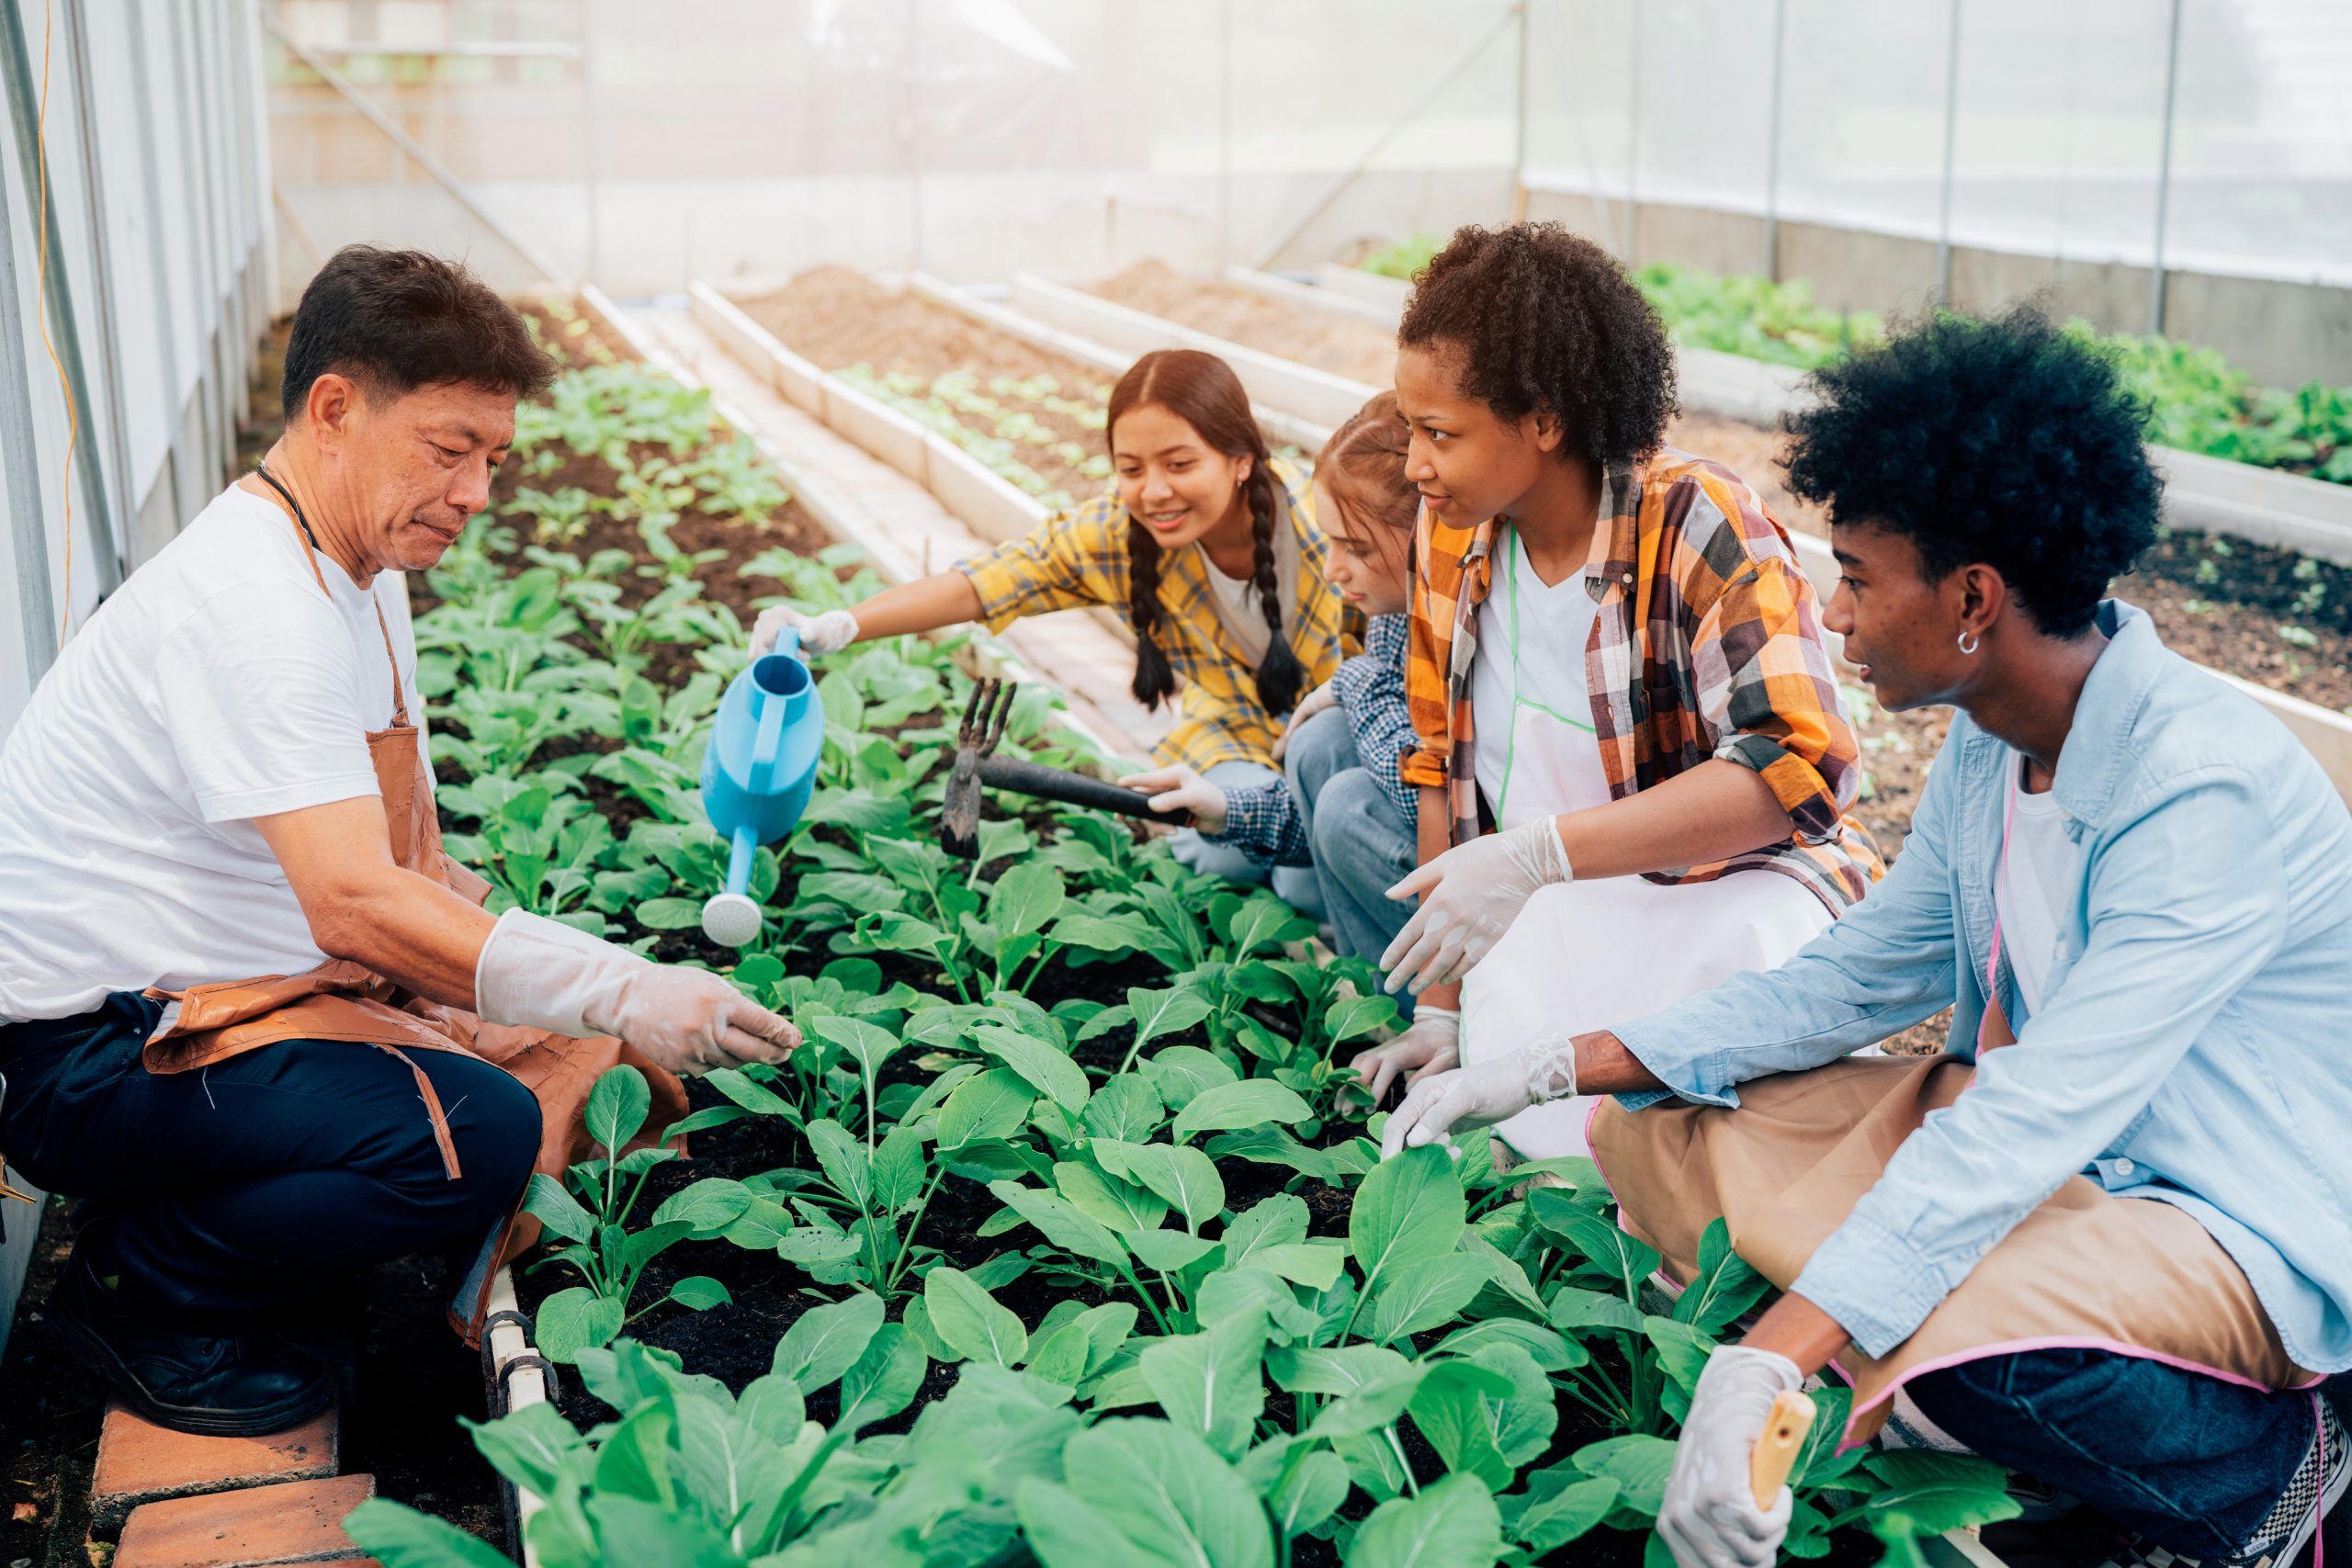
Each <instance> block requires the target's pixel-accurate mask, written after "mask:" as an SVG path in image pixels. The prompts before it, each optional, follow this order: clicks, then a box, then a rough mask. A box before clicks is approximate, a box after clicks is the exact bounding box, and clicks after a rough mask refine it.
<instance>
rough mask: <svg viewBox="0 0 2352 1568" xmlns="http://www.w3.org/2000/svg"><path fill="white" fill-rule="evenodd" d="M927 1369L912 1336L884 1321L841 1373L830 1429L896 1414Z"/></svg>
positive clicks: (859, 1425)
mask: <svg viewBox="0 0 2352 1568" xmlns="http://www.w3.org/2000/svg"><path fill="white" fill-rule="evenodd" d="M934 1272H935V1270H934ZM975 1288H977V1287H975ZM998 1310H1000V1311H1001V1310H1003V1309H1001V1308H999V1309H998ZM1008 1315H1009V1314H1008ZM930 1370H931V1359H930V1358H929V1357H927V1356H925V1355H924V1354H923V1353H922V1348H921V1347H920V1346H918V1345H917V1344H916V1343H915V1341H914V1338H913V1337H912V1336H910V1334H908V1332H907V1331H906V1329H905V1328H904V1327H902V1326H901V1325H898V1324H895V1323H886V1324H884V1325H882V1326H881V1327H879V1328H877V1329H876V1330H875V1331H874V1337H873V1338H871V1339H869V1340H867V1341H866V1343H865V1351H864V1352H863V1353H862V1354H860V1355H859V1357H858V1358H857V1359H856V1360H855V1361H854V1362H853V1363H852V1364H851V1366H850V1369H849V1371H846V1372H844V1373H842V1409H841V1415H840V1416H837V1417H836V1418H835V1419H834V1421H833V1430H834V1431H836V1432H855V1431H858V1430H859V1429H861V1428H863V1427H870V1426H872V1425H873V1424H874V1423H875V1422H876V1421H887V1420H888V1419H889V1418H890V1417H891V1416H896V1415H897V1414H898V1413H899V1411H901V1410H904V1409H905V1408H906V1407H907V1406H908V1405H909V1404H912V1403H913V1401H914V1397H915V1394H916V1393H917V1392H919V1391H920V1390H921V1389H922V1380H923V1375H924V1374H925V1373H926V1372H928V1371H930Z"/></svg>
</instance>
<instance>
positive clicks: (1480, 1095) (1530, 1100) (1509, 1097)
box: [1380, 1034, 1577, 1159]
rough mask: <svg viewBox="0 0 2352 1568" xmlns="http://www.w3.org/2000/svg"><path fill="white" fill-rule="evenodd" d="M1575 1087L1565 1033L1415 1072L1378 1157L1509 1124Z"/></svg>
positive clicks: (1573, 1059) (1572, 1047)
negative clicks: (1486, 1057)
mask: <svg viewBox="0 0 2352 1568" xmlns="http://www.w3.org/2000/svg"><path fill="white" fill-rule="evenodd" d="M1576 1091H1577V1054H1576V1043H1575V1039H1574V1037H1573V1036H1570V1035H1566V1034H1563V1035H1561V1036H1560V1037H1559V1038H1557V1039H1556V1040H1547V1041H1544V1042H1542V1043H1537V1044H1534V1045H1528V1046H1524V1047H1521V1049H1519V1050H1517V1051H1510V1052H1506V1053H1505V1054H1504V1055H1499V1056H1497V1057H1495V1058H1494V1059H1493V1060H1491V1061H1486V1062H1474V1063H1472V1064H1471V1065H1470V1066H1466V1067H1455V1068H1453V1070H1452V1071H1450V1072H1439V1073H1434V1074H1431V1075H1430V1077H1420V1076H1419V1074H1416V1075H1415V1076H1414V1080H1413V1087H1412V1088H1411V1089H1409V1090H1408V1091H1407V1093H1406V1095H1405V1102H1404V1103H1403V1104H1402V1105H1399V1106H1398V1107H1397V1109H1396V1111H1393V1112H1392V1113H1391V1114H1390V1115H1389V1118H1388V1126H1387V1128H1386V1129H1385V1131H1384V1132H1383V1133H1382V1134H1381V1135H1380V1157H1381V1158H1382V1159H1387V1158H1389V1157H1391V1156H1395V1155H1398V1154H1402V1153H1403V1152H1404V1151H1405V1150H1407V1149H1408V1148H1419V1147H1420V1146H1421V1145H1423V1144H1428V1143H1434V1142H1436V1141H1437V1140H1438V1139H1440V1138H1442V1137H1444V1136H1445V1135H1446V1134H1448V1133H1452V1132H1454V1131H1456V1130H1457V1129H1462V1128H1468V1127H1491V1126H1493V1125H1494V1124H1495V1123H1496V1122H1508V1121H1510V1119H1511V1118H1512V1117H1514V1116H1516V1115H1518V1114H1519V1113H1520V1112H1521V1111H1524V1110H1526V1109H1527V1108H1528V1107H1529V1106H1531V1105H1542V1104H1544V1103H1545V1102H1546V1101H1548V1100H1566V1098H1567V1097H1568V1096H1570V1095H1572V1094H1574V1093H1576Z"/></svg>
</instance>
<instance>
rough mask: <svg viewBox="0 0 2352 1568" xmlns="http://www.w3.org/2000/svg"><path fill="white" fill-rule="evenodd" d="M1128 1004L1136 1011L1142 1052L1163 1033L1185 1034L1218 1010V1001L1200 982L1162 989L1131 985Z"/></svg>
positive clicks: (1138, 1050) (1137, 1043)
mask: <svg viewBox="0 0 2352 1568" xmlns="http://www.w3.org/2000/svg"><path fill="white" fill-rule="evenodd" d="M1127 1006H1128V1007H1129V1009H1131V1010H1133V1011H1134V1013H1135V1018H1136V1041H1135V1046H1134V1050H1135V1053H1136V1055H1141V1054H1142V1052H1143V1048H1144V1047H1145V1046H1146V1045H1147V1044H1148V1043H1151V1042H1152V1041H1154V1040H1157V1039H1159V1038H1160V1037H1161V1036H1162V1035H1168V1034H1181V1033H1182V1032H1184V1031H1185V1030H1187V1029H1190V1028H1192V1027H1193V1025H1194V1024H1196V1023H1198V1022H1200V1021H1202V1020H1203V1019H1204V1018H1206V1017H1208V1015H1209V1014H1211V1013H1212V1012H1215V1011H1216V998H1213V997H1211V996H1210V995H1209V994H1208V992H1207V991H1206V990H1205V989H1204V988H1203V987H1200V986H1197V985H1192V984H1178V985H1174V986H1166V987H1159V988H1158V989H1153V988H1151V987H1143V986H1130V987H1127Z"/></svg>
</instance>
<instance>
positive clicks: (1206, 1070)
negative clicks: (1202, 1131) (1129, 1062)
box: [1143, 1045, 1241, 1111]
mask: <svg viewBox="0 0 2352 1568" xmlns="http://www.w3.org/2000/svg"><path fill="white" fill-rule="evenodd" d="M1143 1072H1144V1076H1145V1077H1148V1078H1149V1079H1150V1080H1151V1087H1152V1088H1153V1089H1157V1090H1158V1091H1159V1098H1160V1100H1161V1101H1162V1102H1163V1103H1165V1104H1166V1105H1167V1106H1168V1107H1169V1109H1170V1110H1173V1111H1182V1109H1183V1108H1184V1107H1185V1106H1187V1105H1190V1104H1191V1103H1192V1102H1193V1096H1195V1095H1197V1094H1200V1093H1202V1092H1203V1091H1204V1090H1207V1089H1215V1088H1216V1087H1217V1086H1218V1085H1219V1084H1228V1083H1232V1082H1234V1081H1235V1080H1236V1079H1238V1078H1239V1077H1241V1075H1240V1074H1239V1073H1237V1072H1235V1071H1234V1070H1233V1068H1232V1067H1231V1066H1229V1065H1228V1064H1227V1062H1226V1061H1225V1059H1224V1058H1223V1057H1221V1056H1218V1055H1216V1054H1215V1053H1214V1052H1209V1051H1204V1050H1202V1049H1201V1048H1200V1047H1199V1046H1198V1045H1170V1046H1169V1047H1167V1048H1166V1049H1165V1050H1162V1051H1159V1052H1158V1053H1156V1054H1154V1055H1152V1056H1151V1057H1150V1058H1149V1059H1148V1061H1146V1062H1145V1063H1144V1065H1143Z"/></svg>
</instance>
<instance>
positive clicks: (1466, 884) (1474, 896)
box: [1380, 817, 1575, 996]
mask: <svg viewBox="0 0 2352 1568" xmlns="http://www.w3.org/2000/svg"><path fill="white" fill-rule="evenodd" d="M1553 821H1554V819H1553V818H1549V817H1539V818H1536V819H1535V820H1534V821H1532V822H1528V823H1523V824H1521V826H1519V827H1517V828H1513V829H1510V831H1509V832H1507V833H1487V834H1485V835H1483V836H1482V837H1479V838H1476V839H1473V840H1470V841H1469V842H1468V843H1466V844H1456V845H1455V846H1454V847H1453V848H1452V849H1450V850H1448V851H1446V852H1444V853H1443V854H1442V855H1440V856H1438V857H1437V858H1436V859H1435V860H1433V861H1431V862H1430V863H1429V864H1427V865H1425V866H1421V867H1419V869H1418V870H1416V871H1414V872H1413V874H1411V875H1409V876H1408V877H1406V878H1405V880H1404V881H1402V882H1399V883H1398V884H1397V886H1394V887H1392V888H1390V889H1389V890H1388V897H1391V898H1410V897H1415V896H1416V895H1418V894H1420V893H1423V892H1428V893H1429V897H1427V898H1426V899H1424V900H1422V903H1421V907H1420V908H1418V909H1416V910H1414V911H1413V918H1412V919H1409V920H1407V921H1406V922H1405V929H1404V930H1403V931H1398V932H1397V940H1396V941H1394V942H1390V943H1389V944H1388V951H1387V952H1385V953H1382V954H1381V955H1380V966H1381V967H1382V968H1383V969H1385V970H1386V971H1388V979H1387V982H1386V984H1387V987H1388V989H1389V990H1391V991H1395V990H1397V989H1398V988H1400V987H1405V986H1410V987H1412V988H1413V994H1414V995H1416V996H1419V994H1420V993H1421V992H1422V991H1424V990H1426V989H1427V988H1429V987H1431V986H1438V985H1443V984H1444V983H1445V982H1447V981H1449V980H1459V979H1460V978H1462V976H1464V975H1467V974H1468V973H1470V971H1471V969H1472V968H1473V967H1474V966H1476V964H1477V962H1478V961H1479V960H1480V959H1482V958H1484V957H1486V956H1487V953H1491V952H1493V951H1494V946H1495V943H1497V942H1500V941H1502V939H1503V933H1504V932H1505V931H1509V930H1510V923H1511V921H1513V920H1515V919H1519V912H1520V910H1521V909H1523V908H1526V907H1527V901H1528V900H1529V899H1530V898H1532V897H1535V893H1536V890H1537V889H1538V888H1541V887H1544V886H1549V885H1550V884H1552V883H1555V882H1567V881H1570V880H1572V879H1573V878H1574V876H1575V872H1574V870H1573V869H1572V868H1571V867H1570V866H1569V864H1568V852H1567V850H1566V848H1565V847H1563V846H1562V845H1561V843H1560V834H1559V829H1556V828H1555V827H1554V826H1553Z"/></svg>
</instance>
